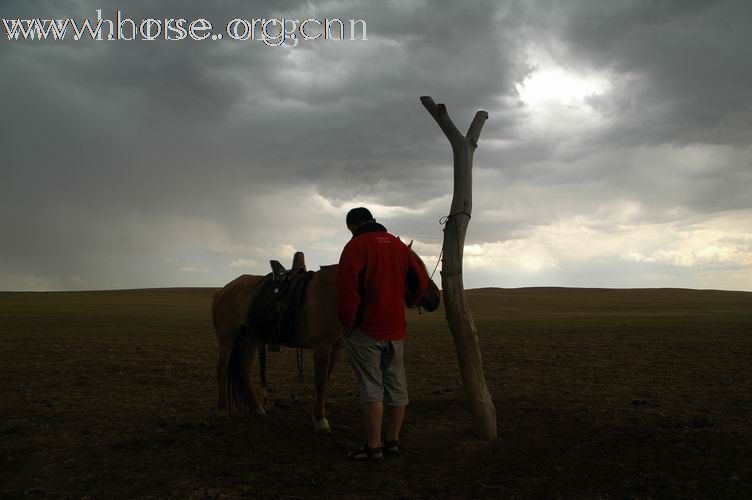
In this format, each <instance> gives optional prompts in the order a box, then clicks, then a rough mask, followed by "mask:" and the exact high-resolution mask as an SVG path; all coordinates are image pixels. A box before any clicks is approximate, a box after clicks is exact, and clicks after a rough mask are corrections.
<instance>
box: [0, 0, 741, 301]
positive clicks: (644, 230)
mask: <svg viewBox="0 0 752 500" xmlns="http://www.w3.org/2000/svg"><path fill="white" fill-rule="evenodd" d="M116 8H119V9H121V10H123V11H124V12H125V14H126V15H128V16H130V17H133V18H145V17H154V18H164V17H189V18H195V17H206V18H208V19H210V20H212V22H213V23H214V24H215V25H221V24H222V23H224V22H226V21H228V20H229V19H231V18H233V17H241V16H245V17H282V16H287V17H288V18H299V19H303V18H307V17H316V18H324V17H339V18H342V19H351V18H354V19H363V20H365V21H366V22H367V27H368V40H360V41H345V42H338V41H332V40H326V41H324V40H317V41H312V42H308V43H301V44H300V45H298V46H297V47H293V48H282V47H279V48H272V47H267V46H265V45H263V44H262V43H259V42H256V43H253V42H237V41H231V40H222V41H217V42H211V41H207V42H193V41H182V42H166V41H154V42H122V41H120V42H107V41H101V42H91V41H88V42H86V41H81V42H74V41H66V42H58V43H53V42H41V43H40V42H37V41H35V42H30V41H29V42H10V41H8V40H2V41H0V68H2V69H1V70H0V71H1V77H0V92H1V93H0V95H1V96H2V97H0V99H1V101H0V103H1V104H0V110H1V111H2V116H3V120H2V122H0V141H1V142H0V144H1V145H2V146H1V147H0V155H1V156H0V165H2V182H0V227H1V229H2V232H1V233H0V234H1V235H2V236H0V242H1V243H0V289H6V290H15V289H19V290H27V289H81V288H122V287H151V286H194V285H196V286H221V285H223V284H224V283H226V282H227V281H229V280H230V279H232V278H234V277H235V276H237V275H238V274H241V273H266V272H267V265H268V264H267V263H268V260H269V259H270V258H279V259H283V260H287V259H289V258H290V257H291V256H292V253H293V252H294V251H295V250H303V251H305V252H306V255H307V256H308V261H309V265H310V266H312V267H314V268H315V267H316V266H317V265H319V264H329V263H334V262H336V261H337V259H338V257H339V252H340V250H341V248H342V246H343V245H344V244H345V243H346V241H347V239H348V236H349V233H348V232H347V231H346V229H345V227H344V222H343V221H344V215H345V213H346V211H347V209H349V208H350V207H352V206H356V205H366V206H369V207H371V209H372V211H373V212H374V214H375V215H376V217H377V218H378V219H379V220H380V221H382V222H384V223H385V225H387V227H388V228H389V229H390V230H391V231H392V232H394V233H395V234H398V235H400V236H402V237H403V239H414V240H415V248H416V249H417V250H418V251H419V253H421V255H423V256H424V258H425V259H426V261H427V264H429V266H430V267H433V264H434V263H435V262H436V259H437V258H438V253H439V249H440V244H441V239H442V236H443V235H442V232H441V227H440V226H439V224H438V220H439V218H440V217H441V216H442V215H444V214H445V213H446V211H447V210H448V208H449V203H450V194H451V183H452V173H451V151H450V149H449V145H448V142H447V141H446V139H445V138H444V137H443V135H442V134H441V132H440V130H439V129H438V127H437V126H436V124H435V123H434V122H433V120H432V119H431V118H430V116H429V115H428V114H427V113H426V111H425V110H424V109H423V107H422V106H421V105H420V102H419V100H418V98H419V96H421V95H431V96H433V97H434V98H435V99H436V100H437V101H438V102H446V103H447V106H448V109H449V112H450V113H451V115H452V117H453V118H454V120H455V122H456V123H457V124H458V126H459V127H460V128H461V129H465V128H466V127H467V125H468V124H469V122H470V120H471V118H472V116H473V115H474V113H475V111H476V110H478V109H486V110H488V111H489V114H490V119H489V121H488V122H487V123H486V126H485V128H484V130H483V134H482V136H481V139H480V143H479V149H478V151H477V152H476V157H475V171H474V181H475V184H474V210H473V218H472V221H471V224H470V227H469V231H468V240H467V247H466V249H465V267H466V271H465V276H466V277H465V284H466V286H468V287H475V286H502V287H504V286H527V285H562V286H599V287H610V286H619V287H622V286H626V287H640V286H649V287H670V286H681V287H695V288H723V289H743V290H752V203H751V201H752V199H750V196H749V194H748V193H750V192H752V165H751V163H752V118H750V117H752V109H751V106H752V99H751V97H752V95H751V94H752V90H750V89H752V62H750V58H749V56H748V48H749V47H751V46H752V30H750V29H749V26H748V24H749V20H750V19H752V4H750V3H749V2H747V1H744V0H738V1H696V2H695V1H678V0H677V1H656V2H642V1H622V0H620V1H595V0H594V1H579V2H554V1H535V2H522V1H509V2H498V1H477V2H476V1H473V2H469V1H468V2H454V1H427V0H426V1H409V0H401V1H394V2H391V1H390V2H368V3H366V2H362V1H344V0H342V1H328V2H316V3H313V2H297V1H286V2H251V3H249V2H241V1H234V2H222V3H221V5H220V4H218V3H207V2H183V1H181V2H177V1H162V2H158V3H155V2H149V1H145V0H144V1H129V2H127V3H120V4H117V3H109V2H89V1H77V2H49V1H42V0H38V1H31V0H24V1H5V2H2V4H0V17H5V18H30V17H67V16H74V17H77V18H82V17H92V18H93V17H96V9H102V10H103V12H104V13H105V15H106V14H107V12H114V10H115V9H116Z"/></svg>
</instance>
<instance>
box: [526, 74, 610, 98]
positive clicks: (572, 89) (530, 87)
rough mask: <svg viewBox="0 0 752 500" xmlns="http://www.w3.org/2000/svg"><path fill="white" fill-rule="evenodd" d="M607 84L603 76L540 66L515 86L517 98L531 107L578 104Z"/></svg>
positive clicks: (603, 89)
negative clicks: (578, 73) (552, 104)
mask: <svg viewBox="0 0 752 500" xmlns="http://www.w3.org/2000/svg"><path fill="white" fill-rule="evenodd" d="M608 86H609V84H608V80H606V79H605V78H603V77H599V76H583V75H577V74H575V73H572V72H568V71H566V70H565V69H563V68H556V67H553V68H547V69H540V70H538V71H536V72H534V73H532V74H531V75H529V76H528V77H527V78H525V80H523V81H522V83H518V84H517V85H516V87H517V92H518V93H519V95H520V99H521V100H522V101H523V102H524V103H525V104H528V105H530V106H535V105H540V104H547V103H557V104H561V105H564V106H580V105H582V104H584V102H585V99H586V98H587V97H588V96H591V95H598V94H602V93H603V92H605V91H606V90H607V89H608Z"/></svg>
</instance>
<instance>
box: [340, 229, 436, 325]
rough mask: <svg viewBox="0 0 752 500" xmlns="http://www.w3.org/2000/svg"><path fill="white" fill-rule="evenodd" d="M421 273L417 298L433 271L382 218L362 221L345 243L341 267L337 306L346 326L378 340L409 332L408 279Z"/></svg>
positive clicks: (421, 293)
mask: <svg viewBox="0 0 752 500" xmlns="http://www.w3.org/2000/svg"><path fill="white" fill-rule="evenodd" d="M409 268H412V269H413V270H415V275H417V276H418V297H423V296H424V295H425V292H426V289H427V287H428V276H426V273H425V269H423V266H421V265H420V264H419V263H418V261H417V260H416V259H415V256H414V255H413V253H412V252H411V251H410V249H409V248H408V247H407V245H405V244H404V243H402V242H401V241H400V240H399V239H398V238H397V237H396V236H393V235H391V234H389V233H388V232H387V231H386V228H385V227H384V226H382V225H381V224H379V223H377V222H370V223H366V224H364V225H362V226H360V227H359V228H358V229H357V230H356V231H355V234H354V235H353V237H352V239H351V240H350V241H349V242H348V243H347V245H345V248H344V249H343V250H342V255H341V256H340V258H339V266H337V310H338V313H339V319H340V321H341V322H342V325H343V326H344V327H345V328H346V329H347V330H349V329H351V328H353V327H355V326H357V327H358V328H360V329H361V330H363V332H365V333H366V334H368V335H370V336H371V337H373V338H375V339H377V340H400V339H402V338H404V337H405V326H406V323H405V280H406V276H407V272H408V269H409Z"/></svg>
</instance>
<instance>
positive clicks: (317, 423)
mask: <svg viewBox="0 0 752 500" xmlns="http://www.w3.org/2000/svg"><path fill="white" fill-rule="evenodd" d="M313 427H314V431H315V432H316V434H331V433H332V428H331V427H330V426H329V421H328V420H327V419H326V417H321V418H316V417H314V418H313Z"/></svg>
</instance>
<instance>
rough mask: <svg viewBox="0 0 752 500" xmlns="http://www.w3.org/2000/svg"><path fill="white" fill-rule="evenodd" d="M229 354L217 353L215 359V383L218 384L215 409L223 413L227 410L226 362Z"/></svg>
mask: <svg viewBox="0 0 752 500" xmlns="http://www.w3.org/2000/svg"><path fill="white" fill-rule="evenodd" d="M228 361H229V356H227V355H226V354H225V353H222V354H220V355H219V359H218V360H217V385H218V386H219V394H218V398H217V409H218V410H219V411H220V412H221V413H223V412H224V411H225V410H227V385H226V384H227V382H226V379H227V362H228Z"/></svg>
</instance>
